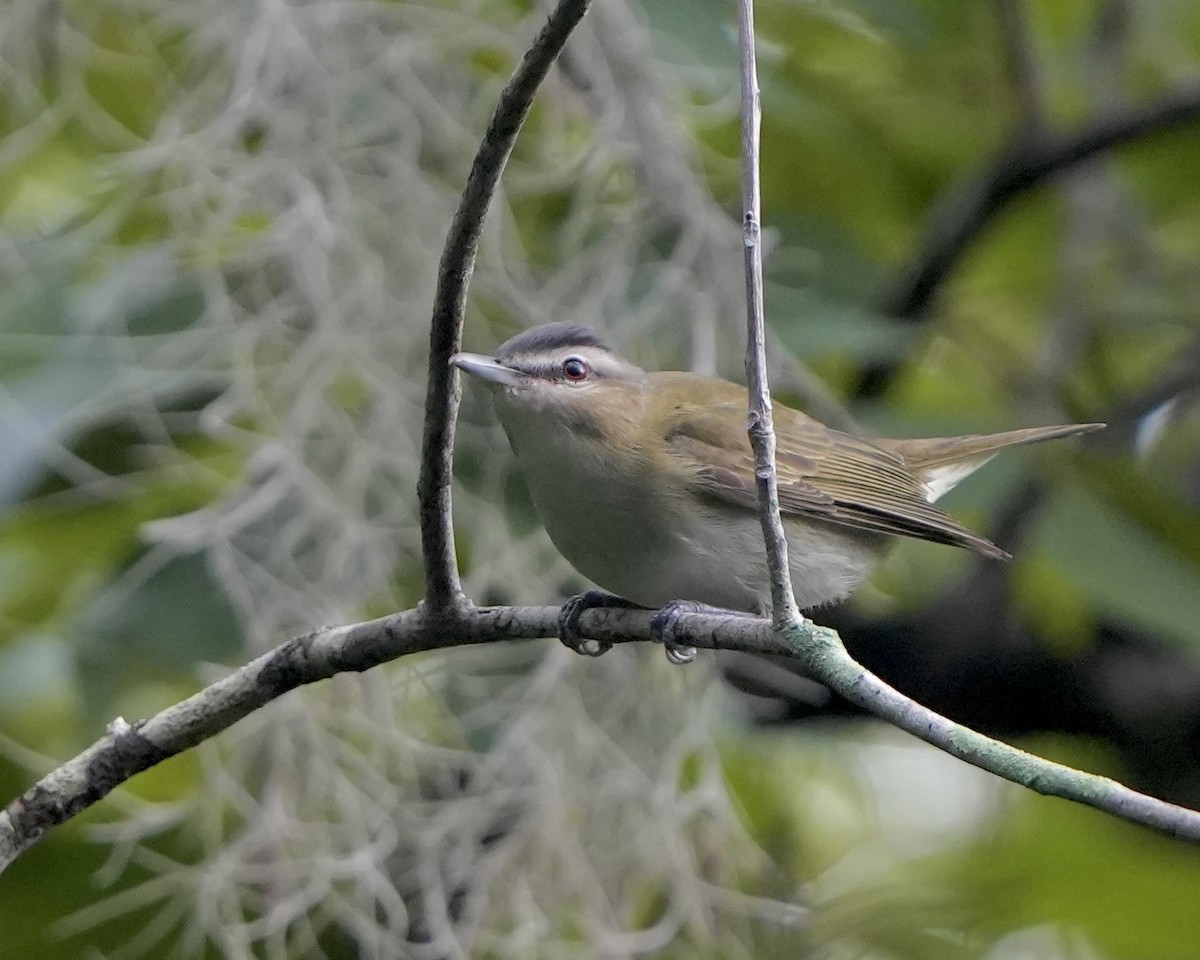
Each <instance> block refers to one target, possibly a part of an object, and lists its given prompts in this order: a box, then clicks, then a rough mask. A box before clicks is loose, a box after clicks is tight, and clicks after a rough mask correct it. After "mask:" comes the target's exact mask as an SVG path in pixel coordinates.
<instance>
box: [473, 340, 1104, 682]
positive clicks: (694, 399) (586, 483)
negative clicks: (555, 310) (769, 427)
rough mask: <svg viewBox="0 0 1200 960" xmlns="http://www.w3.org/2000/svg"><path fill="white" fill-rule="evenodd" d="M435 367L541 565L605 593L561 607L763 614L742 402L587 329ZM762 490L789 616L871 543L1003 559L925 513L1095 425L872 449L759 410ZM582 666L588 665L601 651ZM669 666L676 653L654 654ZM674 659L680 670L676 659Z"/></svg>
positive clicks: (828, 597) (779, 412) (821, 598)
mask: <svg viewBox="0 0 1200 960" xmlns="http://www.w3.org/2000/svg"><path fill="white" fill-rule="evenodd" d="M451 363H452V364H453V365H454V366H455V367H457V368H458V369H460V370H462V371H464V372H465V373H468V374H471V375H473V376H474V377H477V378H479V379H481V380H482V381H484V382H485V383H486V384H487V385H488V386H489V387H490V388H491V392H492V393H493V395H494V399H495V406H496V411H497V414H498V417H499V420H500V423H501V425H502V426H503V428H504V431H505V433H506V434H507V435H508V440H509V443H510V445H511V447H512V450H513V453H514V455H515V457H516V461H517V464H518V467H519V469H520V472H521V474H522V476H523V478H524V480H525V483H526V486H527V487H528V490H529V494H530V497H531V499H532V501H533V505H534V507H535V509H536V511H537V513H538V516H539V518H540V519H541V521H542V524H543V525H544V526H545V528H546V532H547V533H548V534H549V536H550V539H551V541H553V543H554V546H555V547H556V548H557V549H558V551H559V552H560V553H561V554H562V555H563V556H564V557H565V558H566V559H567V560H568V561H569V562H570V563H571V565H572V566H573V567H574V568H575V569H576V570H577V571H578V572H579V573H581V574H582V575H583V576H584V577H586V578H587V579H589V580H591V581H592V582H593V583H595V584H597V585H598V586H599V587H601V588H602V589H603V590H605V591H608V596H609V597H610V599H606V595H604V594H595V593H592V594H584V595H581V597H579V598H575V599H574V601H573V602H574V607H573V608H572V607H571V604H570V603H569V604H568V606H567V607H564V611H565V618H566V621H570V622H564V625H563V631H562V633H563V636H562V639H563V640H564V642H566V643H568V645H570V646H572V647H573V648H575V649H577V650H580V652H590V653H595V652H596V649H595V645H591V646H590V647H589V648H588V649H582V647H581V644H580V642H579V640H578V637H577V636H574V635H572V636H568V634H571V633H572V631H571V629H570V628H571V627H572V625H577V622H578V616H579V614H580V613H581V612H582V609H584V608H586V607H589V606H597V605H618V604H619V605H625V604H627V605H631V606H633V605H636V606H640V607H646V608H650V609H659V610H664V611H667V610H670V611H672V612H673V614H674V615H676V616H677V615H678V613H680V612H687V610H696V609H707V608H717V609H720V610H725V611H737V612H744V613H759V614H761V613H765V612H768V611H769V610H770V581H769V578H768V574H767V565H766V551H765V548H764V544H763V535H762V527H761V525H760V522H759V519H758V513H757V503H758V494H757V486H756V482H755V463H754V453H753V450H752V449H751V446H750V441H749V437H748V434H747V431H746V423H747V420H746V415H747V394H746V388H745V387H742V386H738V385H737V384H735V383H732V382H730V381H728V380H723V379H719V378H716V377H709V376H703V375H700V374H696V373H689V372H683V371H653V372H651V371H646V370H643V369H642V368H640V367H638V366H636V365H635V364H633V363H631V362H630V361H629V360H626V359H624V358H623V357H621V356H620V355H619V354H617V353H616V352H615V351H614V350H613V349H612V348H611V347H610V346H608V344H607V343H606V342H605V341H604V340H603V339H602V338H601V337H600V336H599V335H598V334H597V333H596V332H595V331H594V330H592V329H591V328H589V327H586V326H581V325H578V324H573V323H567V322H553V323H547V324H543V325H540V326H536V327H532V328H530V329H528V330H525V331H524V332H522V333H519V334H517V335H516V336H514V337H512V338H511V339H509V340H507V341H506V342H504V343H503V344H501V345H500V346H499V347H498V348H497V349H496V351H495V353H494V354H493V355H492V356H485V355H481V354H475V353H457V354H455V355H454V356H453V357H452V358H451ZM773 419H774V426H775V435H776V476H777V483H778V489H779V506H780V515H781V517H782V520H783V525H784V530H785V532H786V536H787V543H788V558H789V559H788V563H789V573H790V578H791V581H792V587H793V591H794V593H795V598H796V604H797V606H798V607H799V608H800V609H801V610H811V609H813V608H816V607H820V606H823V605H826V604H829V603H832V602H835V601H838V600H841V599H843V598H845V597H846V596H848V595H849V594H850V593H851V592H852V591H853V590H854V589H855V588H856V587H858V586H859V585H860V584H861V583H862V582H863V581H864V580H865V579H866V578H867V577H868V575H869V574H870V572H871V570H872V568H873V567H874V565H875V563H876V562H877V560H878V559H879V557H880V556H881V554H882V553H883V552H884V549H885V547H886V546H887V545H888V543H889V542H891V541H893V540H895V539H897V538H915V539H918V540H928V541H933V542H935V543H942V544H948V545H951V546H956V547H963V548H966V549H968V550H971V551H973V552H975V553H978V554H981V555H982V556H984V557H989V558H993V559H1008V558H1009V554H1008V553H1006V552H1005V551H1004V550H1002V549H1001V548H1000V547H998V546H997V545H996V544H994V543H992V542H991V541H989V540H987V539H985V538H984V537H981V536H978V535H977V534H975V533H973V532H971V531H970V530H968V529H967V528H966V527H964V526H963V525H962V524H960V523H959V522H958V521H957V520H955V519H954V518H953V517H951V516H950V515H949V514H948V513H946V512H945V511H944V510H942V509H941V508H940V507H938V506H937V505H936V501H937V500H938V499H939V498H940V497H941V496H943V495H944V494H945V493H946V492H947V491H949V490H950V489H951V488H953V487H954V486H955V485H956V484H958V483H959V481H961V480H962V479H964V478H965V477H966V476H968V475H969V474H971V473H973V472H974V471H975V470H977V469H978V468H979V467H981V466H982V465H983V464H984V463H986V462H987V461H988V460H990V459H991V458H992V457H993V456H994V455H995V454H996V453H997V452H999V451H1000V450H1002V449H1004V448H1006V447H1011V446H1018V445H1021V444H1028V443H1036V442H1039V441H1043V440H1051V439H1054V438H1057V437H1068V436H1072V435H1075V434H1083V433H1088V432H1090V431H1093V430H1098V429H1101V428H1102V427H1103V426H1104V425H1103V424H1099V423H1076V424H1063V425H1057V426H1047V427H1031V428H1027V429H1022V430H1012V431H1008V432H1004V433H994V434H986V435H970V436H958V437H938V438H929V439H890V438H883V437H863V436H858V435H856V434H852V433H847V432H844V431H841V430H835V429H832V428H830V427H828V426H826V425H824V424H823V423H821V422H819V421H818V420H815V419H813V418H812V417H809V416H807V415H806V414H804V413H802V412H801V411H799V410H796V409H794V408H791V407H787V406H783V405H782V404H778V403H776V404H775V405H774V410H773ZM600 652H603V650H602V649H601V650H600ZM673 652H674V653H675V654H676V655H677V656H678V657H680V658H686V656H687V654H686V650H685V649H684V648H682V647H680V648H679V649H677V650H675V651H672V649H671V645H670V644H668V656H669V657H671V659H672V660H676V656H672V653H673ZM676 662H682V661H681V660H677V661H676Z"/></svg>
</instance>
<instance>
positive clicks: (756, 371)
mask: <svg viewBox="0 0 1200 960" xmlns="http://www.w3.org/2000/svg"><path fill="white" fill-rule="evenodd" d="M738 48H739V50H740V52H741V57H740V63H741V77H742V230H743V243H744V245H745V253H746V381H747V384H748V388H749V394H750V401H749V404H750V412H749V417H748V429H749V433H750V443H751V445H752V446H753V447H754V475H755V479H756V482H757V485H758V515H759V519H760V520H761V521H762V528H763V539H764V540H765V541H766V548H767V569H768V572H769V574H770V577H771V617H772V619H773V620H774V622H775V625H776V626H779V625H781V624H783V623H787V622H792V621H795V620H796V619H798V617H799V615H800V614H799V611H798V610H797V609H796V598H795V597H794V596H793V594H792V579H791V575H790V573H789V568H788V555H787V550H788V547H787V536H786V535H785V534H784V530H783V521H782V520H781V519H780V516H779V485H778V482H777V480H776V476H775V426H774V422H773V420H772V418H771V391H770V388H769V387H768V385H767V347H766V324H765V322H764V320H763V280H762V243H761V233H762V231H761V225H760V219H759V176H758V131H759V121H760V117H761V110H760V107H759V97H758V68H757V66H756V64H755V57H754V0H738Z"/></svg>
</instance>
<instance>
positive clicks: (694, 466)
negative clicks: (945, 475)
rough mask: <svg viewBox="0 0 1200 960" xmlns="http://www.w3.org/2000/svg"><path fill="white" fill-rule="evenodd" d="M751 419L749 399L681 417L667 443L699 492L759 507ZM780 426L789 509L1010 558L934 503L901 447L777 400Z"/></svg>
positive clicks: (785, 507) (782, 493) (783, 504)
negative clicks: (900, 453)
mask: <svg viewBox="0 0 1200 960" xmlns="http://www.w3.org/2000/svg"><path fill="white" fill-rule="evenodd" d="M744 422H745V408H744V402H743V401H740V400H738V401H735V400H728V401H723V402H718V403H716V404H712V405H707V406H706V407H705V408H704V409H703V410H701V411H690V412H688V413H687V414H686V415H682V414H681V415H680V416H678V417H676V418H674V419H673V420H672V422H671V423H670V424H669V426H668V429H667V431H666V435H665V447H666V450H667V453H668V455H669V456H671V457H673V458H674V459H675V460H676V462H677V463H678V464H679V465H680V466H682V467H684V468H685V470H686V471H687V472H688V473H690V474H691V476H692V477H693V478H694V482H695V484H696V492H697V493H698V494H701V495H706V496H710V497H713V498H716V499H717V500H719V501H722V502H725V503H727V504H731V505H734V506H738V507H743V508H749V509H754V508H755V507H756V505H757V503H758V491H757V487H756V485H755V480H754V455H753V452H752V450H751V448H750V441H749V439H748V437H747V436H746V431H745V429H744V427H743V426H742V425H743V424H744ZM775 427H776V452H775V460H776V471H777V477H778V485H779V507H780V511H781V512H782V513H783V514H784V515H785V516H795V517H811V518H813V519H817V520H825V521H828V522H831V523H839V524H843V525H845V526H849V527H855V528H858V529H860V530H868V531H873V532H878V533H886V534H894V535H897V536H902V537H914V538H917V539H920V540H932V541H934V542H935V543H945V544H950V545H953V546H959V547H967V548H969V549H971V550H975V551H977V552H979V553H982V554H984V555H986V556H989V557H996V558H1007V557H1008V554H1007V553H1005V552H1004V551H1003V550H1001V549H1000V548H999V547H997V546H996V545H995V544H993V543H991V542H989V541H988V540H985V539H983V538H982V537H977V536H976V535H975V534H973V533H971V531H969V530H967V529H966V528H965V527H963V526H962V525H961V524H960V523H958V522H957V521H956V520H955V519H954V518H953V517H951V516H950V515H949V514H947V513H945V512H944V511H942V510H940V509H938V508H937V507H936V506H934V505H933V504H932V503H930V502H929V501H928V500H927V499H926V490H925V488H924V485H923V484H922V482H921V480H920V479H918V478H917V477H916V476H914V475H913V473H912V472H910V470H909V469H908V468H907V467H906V466H905V463H904V461H903V459H901V457H900V456H898V455H897V454H895V453H892V452H891V451H888V450H885V449H883V448H882V447H879V446H877V445H876V444H874V443H872V442H871V441H869V440H866V439H863V438H861V437H855V436H853V435H851V434H848V433H841V432H839V431H837V430H830V429H828V428H826V427H824V426H823V425H821V424H819V423H818V422H817V421H815V420H812V419H811V418H809V417H807V416H805V415H804V414H802V413H800V412H799V411H797V410H792V409H790V408H788V407H781V406H776V408H775Z"/></svg>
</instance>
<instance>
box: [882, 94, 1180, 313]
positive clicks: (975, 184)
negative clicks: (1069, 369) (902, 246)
mask: <svg viewBox="0 0 1200 960" xmlns="http://www.w3.org/2000/svg"><path fill="white" fill-rule="evenodd" d="M1196 120H1200V85H1191V86H1186V87H1181V88H1180V89H1178V90H1175V91H1173V92H1172V93H1169V94H1167V95H1166V96H1164V97H1162V98H1161V99H1160V100H1158V101H1157V102H1156V103H1153V104H1150V105H1149V106H1146V107H1140V108H1131V109H1125V110H1121V111H1118V112H1114V113H1112V114H1110V115H1109V116H1107V117H1104V118H1102V119H1100V120H1097V121H1096V122H1094V123H1093V124H1092V125H1091V126H1089V127H1087V128H1086V129H1084V130H1082V131H1079V132H1077V133H1074V134H1060V135H1046V136H1044V137H1041V138H1037V139H1035V140H1033V141H1032V142H1028V143H1018V144H1017V145H1015V146H1014V147H1012V148H1011V149H1010V150H1009V151H1008V152H1006V153H1005V154H1004V155H1003V156H1001V157H1000V158H999V159H998V160H996V161H995V162H994V163H993V164H992V165H991V167H990V168H989V169H988V170H986V171H985V172H984V173H983V174H981V175H979V176H977V177H975V178H973V179H971V180H969V181H967V182H965V183H962V184H959V185H957V186H955V187H951V188H950V189H949V190H948V191H947V193H946V194H945V195H944V199H940V200H939V201H938V202H937V204H936V205H935V208H934V211H933V214H932V215H931V216H930V218H929V225H928V227H927V228H926V230H925V236H924V239H923V241H922V243H921V248H920V251H919V252H918V254H917V255H916V256H915V257H914V258H913V261H912V263H911V264H910V266H909V267H908V268H907V269H906V270H905V271H904V273H903V275H902V276H901V277H900V278H899V279H898V280H897V281H896V282H895V284H894V285H893V287H892V290H891V292H890V293H888V294H887V296H886V297H885V298H884V301H883V305H882V310H883V312H885V313H887V314H889V315H891V316H894V317H896V318H898V319H902V320H920V319H921V318H922V316H923V314H924V311H925V310H926V308H927V307H928V306H929V304H930V303H931V302H932V300H933V297H934V294H935V293H936V292H937V290H938V288H939V287H940V286H941V284H942V282H943V281H944V280H945V279H946V277H947V276H948V275H949V273H950V271H951V270H952V269H953V268H954V266H955V264H957V263H958V261H959V259H960V258H961V257H962V255H963V253H964V252H965V251H966V249H967V247H968V246H969V245H970V244H971V242H972V241H973V240H974V239H975V238H976V237H977V236H978V235H979V234H980V233H981V232H982V231H983V229H984V227H986V226H987V225H988V224H989V223H990V222H991V220H992V218H993V217H995V216H996V214H998V213H999V212H1000V211H1001V210H1003V209H1004V208H1005V207H1006V206H1007V205H1008V204H1010V203H1011V202H1012V201H1013V200H1015V199H1017V198H1018V197H1020V196H1022V195H1023V194H1025V193H1028V192H1029V191H1030V190H1032V189H1033V188H1034V187H1037V186H1039V185H1040V184H1041V183H1043V182H1044V181H1045V180H1047V179H1048V178H1050V177H1052V176H1053V175H1054V174H1056V173H1059V172H1061V171H1063V170H1066V169H1068V168H1069V167H1072V166H1075V165H1076V164H1079V163H1082V162H1084V161H1085V160H1089V159H1091V158H1092V157H1095V156H1096V155H1097V154H1100V153H1103V152H1104V151H1106V150H1110V149H1113V148H1114V147H1121V146H1125V145H1127V144H1130V143H1134V142H1136V141H1138V140H1140V139H1142V138H1144V137H1148V136H1151V135H1152V134H1157V133H1163V132H1165V131H1167V130H1171V129H1174V128H1175V127H1180V126H1183V125H1185V124H1188V123H1193V122H1195V121H1196Z"/></svg>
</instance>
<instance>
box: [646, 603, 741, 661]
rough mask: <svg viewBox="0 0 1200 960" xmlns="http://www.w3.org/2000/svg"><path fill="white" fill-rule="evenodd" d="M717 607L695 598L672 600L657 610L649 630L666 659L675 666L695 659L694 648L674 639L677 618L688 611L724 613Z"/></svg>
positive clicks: (677, 625)
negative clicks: (660, 646)
mask: <svg viewBox="0 0 1200 960" xmlns="http://www.w3.org/2000/svg"><path fill="white" fill-rule="evenodd" d="M725 612H726V611H724V610H720V609H718V608H717V607H710V606H709V605H708V604H707V603H700V602H698V601H696V600H672V601H671V602H670V603H668V604H667V605H666V606H665V607H663V608H662V609H661V610H659V611H658V613H656V614H655V615H654V617H653V618H652V619H651V621H650V632H651V634H653V635H654V639H655V640H657V641H659V642H660V643H661V644H662V645H663V652H664V653H666V655H667V660H668V661H670V662H671V663H673V664H675V666H677V667H679V666H683V664H685V663H691V662H692V661H693V660H695V659H696V648H695V647H692V646H689V645H688V644H686V643H680V642H679V641H678V640H676V639H675V631H676V630H677V629H678V627H679V618H680V617H682V616H685V615H687V614H689V613H725Z"/></svg>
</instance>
